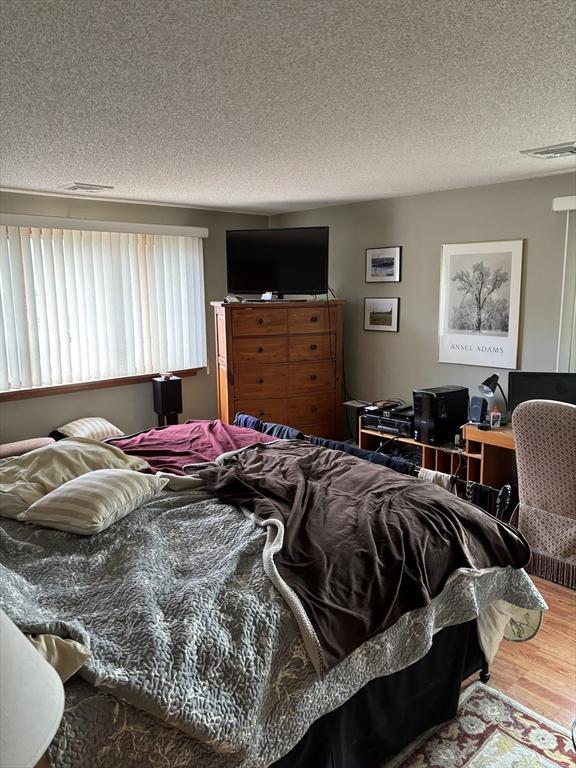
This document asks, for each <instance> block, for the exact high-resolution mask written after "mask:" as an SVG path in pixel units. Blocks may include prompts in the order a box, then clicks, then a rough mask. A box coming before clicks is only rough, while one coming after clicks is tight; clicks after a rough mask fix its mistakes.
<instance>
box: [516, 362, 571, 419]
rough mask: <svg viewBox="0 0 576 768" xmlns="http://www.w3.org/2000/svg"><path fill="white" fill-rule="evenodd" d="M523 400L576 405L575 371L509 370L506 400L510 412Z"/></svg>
mask: <svg viewBox="0 0 576 768" xmlns="http://www.w3.org/2000/svg"><path fill="white" fill-rule="evenodd" d="M525 400H559V401H561V402H563V403H571V404H572V405H576V373H528V372H526V371H510V373H509V374H508V402H509V406H510V413H511V414H512V413H513V412H514V409H515V408H516V406H517V405H519V404H520V403H523V402H524V401H525Z"/></svg>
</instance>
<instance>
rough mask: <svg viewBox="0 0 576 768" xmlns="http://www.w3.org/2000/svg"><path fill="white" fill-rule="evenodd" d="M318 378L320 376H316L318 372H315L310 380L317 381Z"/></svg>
mask: <svg viewBox="0 0 576 768" xmlns="http://www.w3.org/2000/svg"><path fill="white" fill-rule="evenodd" d="M317 378H318V376H316V374H315V373H313V374H312V375H311V376H310V381H316V379H317Z"/></svg>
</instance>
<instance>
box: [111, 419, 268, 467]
mask: <svg viewBox="0 0 576 768" xmlns="http://www.w3.org/2000/svg"><path fill="white" fill-rule="evenodd" d="M272 440H274V438H273V437H271V436H269V435H263V434H261V433H260V432H256V431H255V430H253V429H244V428H242V427H234V426H232V425H231V424H224V423H223V422H222V421H220V419H217V420H215V421H204V420H197V419H194V420H191V421H187V422H186V423H185V424H172V425H171V426H169V427H160V428H158V429H147V430H146V431H145V432H139V433H138V434H137V435H130V436H128V437H118V438H115V439H113V440H108V442H109V443H111V444H112V445H115V446H116V447H117V448H120V449H121V450H123V451H124V453H128V454H130V456H140V457H142V458H143V459H145V460H146V461H147V462H148V463H149V464H150V467H151V468H152V471H153V472H160V471H163V472H172V473H174V474H177V475H183V474H185V472H184V467H185V466H187V465H188V464H201V463H203V462H206V461H214V459H215V458H216V457H218V456H220V455H221V454H223V453H227V452H228V451H234V450H237V449H238V448H245V447H246V446H247V445H252V444H253V443H268V442H270V441H272Z"/></svg>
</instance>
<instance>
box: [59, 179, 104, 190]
mask: <svg viewBox="0 0 576 768" xmlns="http://www.w3.org/2000/svg"><path fill="white" fill-rule="evenodd" d="M60 189H66V190H68V191H69V192H102V191H103V190H105V189H114V187H111V186H108V185H107V184H87V183H86V182H84V181H75V182H74V183H73V184H66V185H65V186H64V187H60Z"/></svg>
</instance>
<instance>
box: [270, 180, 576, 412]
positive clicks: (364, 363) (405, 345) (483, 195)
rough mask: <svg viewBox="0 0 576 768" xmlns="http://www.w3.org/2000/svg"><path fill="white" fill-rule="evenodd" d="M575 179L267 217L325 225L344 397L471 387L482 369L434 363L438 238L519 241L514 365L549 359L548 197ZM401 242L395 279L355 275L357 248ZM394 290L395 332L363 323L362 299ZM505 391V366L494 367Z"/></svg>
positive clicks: (557, 237)
mask: <svg viewBox="0 0 576 768" xmlns="http://www.w3.org/2000/svg"><path fill="white" fill-rule="evenodd" d="M575 192H576V176H574V175H573V174H563V175H559V176H548V177H545V178H539V179H530V180H527V181H519V182H513V183H506V184H497V185H491V186H484V187H473V188H469V189H458V190H453V191H449V192H437V193H431V194H426V195H417V196H413V197H403V198H395V199H390V200H379V201H375V202H366V203H357V204H354V205H342V206H334V207H330V208H323V209H316V210H312V211H302V212H299V213H293V214H285V215H281V216H275V217H272V218H271V219H270V225H271V226H309V225H328V226H329V227H330V284H331V286H332V288H333V289H334V290H335V292H336V294H337V296H338V297H339V298H343V299H347V301H348V302H349V304H348V305H347V307H346V311H345V318H344V347H345V367H346V382H347V388H348V391H349V394H350V395H351V396H352V397H355V398H360V399H366V400H375V399H379V398H384V397H400V398H403V399H405V400H406V401H409V402H411V399H412V389H414V388H417V387H430V386H438V385H442V384H460V385H463V386H467V387H468V388H469V389H470V394H471V395H472V394H477V392H476V388H477V385H478V383H479V382H481V381H482V380H483V379H484V378H486V376H487V375H488V374H489V373H491V372H492V370H491V369H486V368H481V367H476V366H467V365H452V364H445V363H438V362H437V359H438V346H437V338H438V294H439V285H440V249H441V245H442V244H443V243H459V242H464V243H466V242H474V241H483V240H516V239H524V270H523V278H522V303H521V318H520V344H519V356H518V365H519V368H521V369H523V370H534V371H537V370H541V371H552V370H554V365H555V354H556V342H557V333H558V313H559V301H560V285H561V271H562V255H563V247H564V222H565V218H564V216H561V215H559V214H555V213H553V212H552V198H554V197H557V196H562V195H573V194H575ZM393 245H401V246H402V248H403V253H402V281H401V282H400V283H378V284H375V283H370V284H366V283H365V281H364V250H365V248H368V247H372V246H393ZM369 296H384V297H386V296H399V297H400V330H399V333H377V332H371V331H364V330H363V300H364V297H369ZM497 372H498V373H499V374H500V378H501V384H502V386H503V387H504V389H506V385H507V378H508V372H507V371H504V370H500V371H497Z"/></svg>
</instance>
